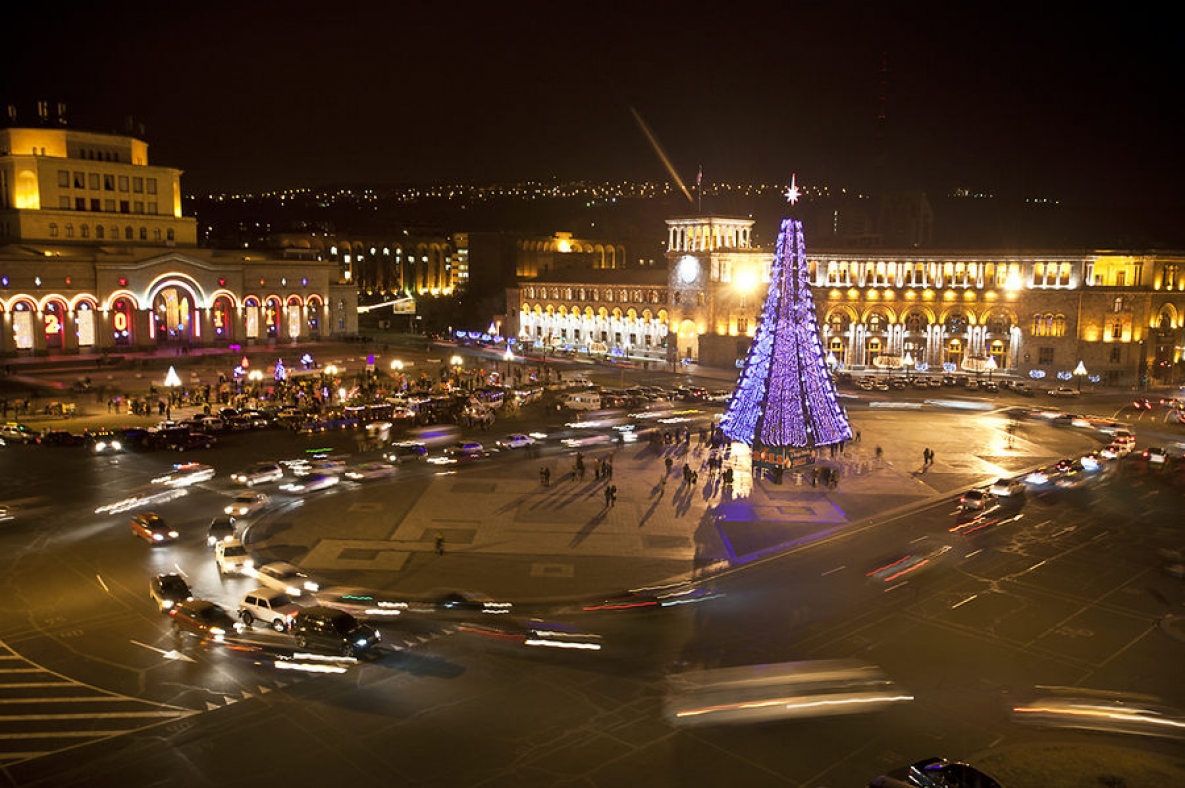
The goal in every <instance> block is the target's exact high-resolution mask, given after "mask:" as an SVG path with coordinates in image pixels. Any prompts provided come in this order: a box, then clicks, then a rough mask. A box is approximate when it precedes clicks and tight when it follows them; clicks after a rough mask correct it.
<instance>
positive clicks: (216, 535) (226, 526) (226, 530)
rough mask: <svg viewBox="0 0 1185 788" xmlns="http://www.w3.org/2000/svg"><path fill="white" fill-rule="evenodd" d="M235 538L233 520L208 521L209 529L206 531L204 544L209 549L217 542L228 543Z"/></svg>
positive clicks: (221, 518) (226, 518)
mask: <svg viewBox="0 0 1185 788" xmlns="http://www.w3.org/2000/svg"><path fill="white" fill-rule="evenodd" d="M234 538H235V518H233V517H215V518H214V519H213V520H211V521H210V528H209V530H207V531H206V544H208V545H209V546H210V547H213V546H214V545H216V544H218V543H219V542H229V541H231V540H232V539H234Z"/></svg>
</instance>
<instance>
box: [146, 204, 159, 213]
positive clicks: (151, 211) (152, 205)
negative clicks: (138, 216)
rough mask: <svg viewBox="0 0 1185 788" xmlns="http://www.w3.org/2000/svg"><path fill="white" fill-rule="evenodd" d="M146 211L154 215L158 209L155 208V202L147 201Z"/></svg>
mask: <svg viewBox="0 0 1185 788" xmlns="http://www.w3.org/2000/svg"><path fill="white" fill-rule="evenodd" d="M148 213H150V214H152V215H153V216H155V215H156V214H157V213H159V211H157V210H156V203H154V202H150V203H148Z"/></svg>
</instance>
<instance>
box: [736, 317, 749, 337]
mask: <svg viewBox="0 0 1185 788" xmlns="http://www.w3.org/2000/svg"><path fill="white" fill-rule="evenodd" d="M737 333H738V334H747V333H749V318H747V317H738V318H737Z"/></svg>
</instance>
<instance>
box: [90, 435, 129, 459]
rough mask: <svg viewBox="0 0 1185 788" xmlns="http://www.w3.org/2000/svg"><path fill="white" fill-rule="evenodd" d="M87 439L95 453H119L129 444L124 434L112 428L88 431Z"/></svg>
mask: <svg viewBox="0 0 1185 788" xmlns="http://www.w3.org/2000/svg"><path fill="white" fill-rule="evenodd" d="M86 439H87V442H88V443H89V444H90V450H91V451H92V452H94V453H95V454H119V453H120V452H122V451H124V449H125V448H126V446H127V442H126V441H125V440H124V436H123V434H122V433H119V432H113V431H111V430H93V431H88V432H87V433H86Z"/></svg>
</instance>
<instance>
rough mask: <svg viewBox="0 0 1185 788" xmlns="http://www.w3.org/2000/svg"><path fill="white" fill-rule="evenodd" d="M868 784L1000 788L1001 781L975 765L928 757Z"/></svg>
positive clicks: (876, 786) (874, 787)
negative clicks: (997, 780)
mask: <svg viewBox="0 0 1185 788" xmlns="http://www.w3.org/2000/svg"><path fill="white" fill-rule="evenodd" d="M869 785H870V786H872V788H893V787H894V786H911V787H912V788H1000V783H998V782H996V781H995V780H993V779H992V778H991V777H989V776H987V775H986V774H984V773H983V772H981V771H980V770H979V769H976V768H975V767H974V766H970V765H968V764H965V763H959V762H957V761H948V760H947V759H945V758H927V759H926V760H924V761H918V762H917V763H914V764H911V765H910V766H909V767H908V768H906V769H894V770H893V771H891V772H889V773H888V774H887V775H881V776H880V777H877V778H876V779H874V780H873V781H872V782H871V783H869Z"/></svg>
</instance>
